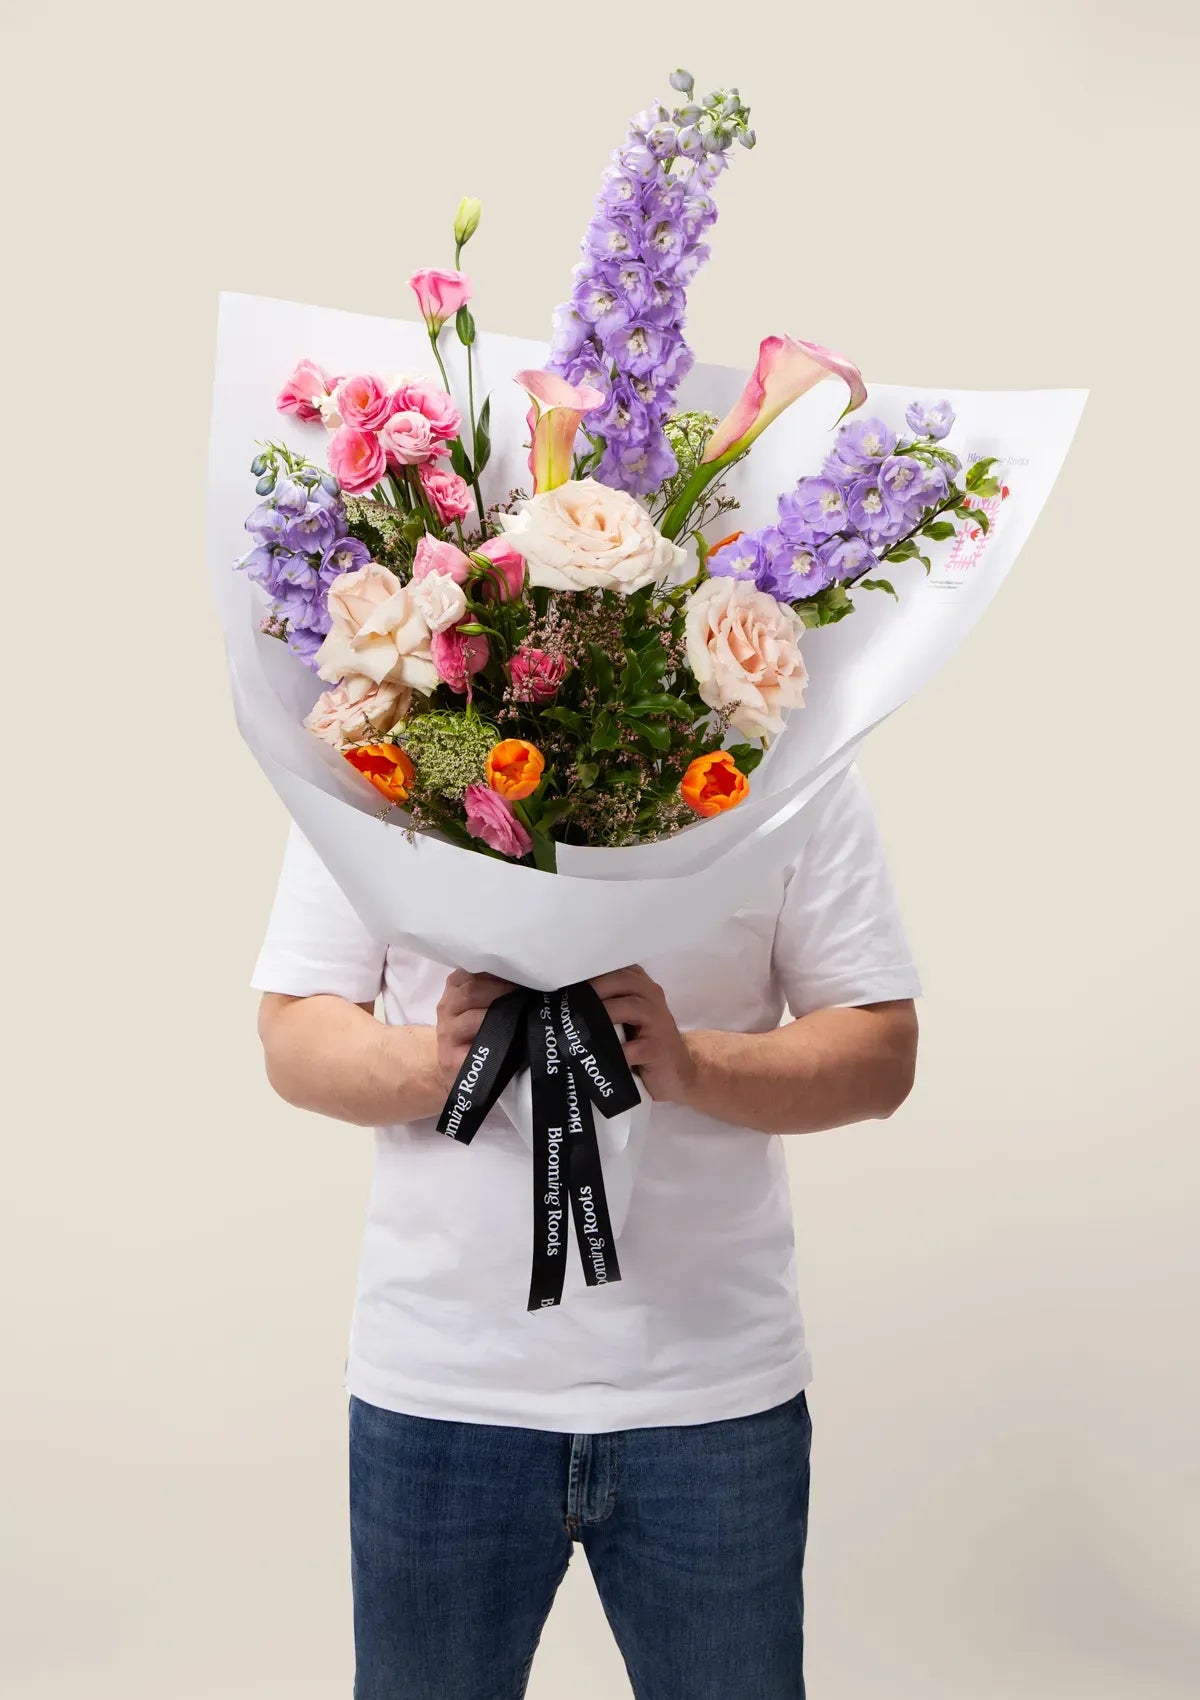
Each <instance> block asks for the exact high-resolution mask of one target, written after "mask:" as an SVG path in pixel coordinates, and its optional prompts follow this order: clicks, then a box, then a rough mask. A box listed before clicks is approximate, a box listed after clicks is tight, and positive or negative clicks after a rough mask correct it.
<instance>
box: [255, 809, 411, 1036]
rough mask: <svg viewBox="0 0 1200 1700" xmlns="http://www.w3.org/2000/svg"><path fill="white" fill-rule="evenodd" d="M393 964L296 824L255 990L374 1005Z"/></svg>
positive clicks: (281, 877) (257, 966) (289, 842)
mask: <svg viewBox="0 0 1200 1700" xmlns="http://www.w3.org/2000/svg"><path fill="white" fill-rule="evenodd" d="M386 959H387V946H386V945H385V944H381V943H380V942H379V940H377V939H374V938H372V937H371V935H370V933H369V932H368V931H367V929H366V928H365V927H364V926H363V924H362V922H361V921H360V920H359V918H358V916H357V914H356V913H355V912H354V910H353V909H352V908H351V906H350V904H349V903H348V901H347V900H346V898H345V897H344V896H343V894H342V890H341V887H340V886H339V885H338V883H337V881H336V880H335V879H334V877H333V875H332V874H331V873H330V872H329V870H328V869H327V868H326V866H325V864H324V862H322V860H321V858H320V857H319V856H318V855H317V853H316V851H315V850H314V849H313V847H312V845H311V844H310V843H309V842H308V840H307V839H306V838H305V837H304V836H303V834H302V833H301V832H300V831H299V829H298V828H297V827H296V826H295V825H294V824H293V826H292V828H291V831H290V833H289V834H288V841H287V849H286V851H285V852H284V857H283V869H282V872H281V873H280V876H279V886H278V889H277V891H276V893H275V902H274V905H273V907H272V909H271V919H270V921H269V922H268V924H267V936H266V938H265V939H264V940H263V946H262V950H261V951H260V952H259V957H258V961H257V963H256V964H255V968H254V974H253V976H252V979H251V982H250V983H251V985H252V986H253V987H254V988H255V990H256V991H260V992H285V993H288V994H290V995H291V996H292V997H299V998H307V997H316V996H317V995H318V994H319V993H327V994H330V995H332V996H334V997H340V998H346V999H347V1000H348V1001H349V1002H350V1003H372V1002H373V1001H374V999H375V998H376V997H378V995H379V992H380V988H381V987H382V985H383V970H384V964H385V962H386Z"/></svg>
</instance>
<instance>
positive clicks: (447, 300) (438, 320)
mask: <svg viewBox="0 0 1200 1700" xmlns="http://www.w3.org/2000/svg"><path fill="white" fill-rule="evenodd" d="M408 285H409V288H410V289H411V290H412V292H413V294H414V295H415V296H416V298H417V306H418V307H419V308H420V309H421V317H422V318H423V319H424V321H425V323H426V324H427V325H428V326H429V328H430V330H431V331H433V332H434V333H435V334H436V332H438V331H440V330H441V328H442V326H443V325H444V324H445V323H446V320H447V319H452V318H453V317H454V315H455V314H456V313H457V312H458V309H459V308H460V307H465V306H466V304H467V302H468V301H469V300H470V299H471V280H470V278H469V277H467V276H465V274H464V273H462V272H441V271H438V270H437V269H436V267H434V268H431V269H429V270H426V271H420V272H414V273H413V274H412V276H411V277H410V278H409V280H408Z"/></svg>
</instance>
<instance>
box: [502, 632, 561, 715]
mask: <svg viewBox="0 0 1200 1700" xmlns="http://www.w3.org/2000/svg"><path fill="white" fill-rule="evenodd" d="M566 675H567V663H566V660H565V659H564V657H563V656H561V655H551V654H549V652H548V651H547V650H544V649H534V648H533V647H532V646H531V645H529V644H522V645H521V647H520V649H516V650H514V651H513V655H512V660H511V661H510V662H509V664H508V676H509V678H510V679H511V680H512V694H513V696H514V697H515V698H516V700H517V701H518V702H551V701H552V700H553V699H554V698H555V697H556V696H557V695H558V687H559V686H560V685H561V684H562V682H563V680H564V679H565V678H566Z"/></svg>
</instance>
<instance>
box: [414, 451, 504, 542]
mask: <svg viewBox="0 0 1200 1700" xmlns="http://www.w3.org/2000/svg"><path fill="white" fill-rule="evenodd" d="M417 476H418V477H419V478H420V480H421V488H422V490H423V491H424V492H425V500H426V501H427V502H428V503H429V505H430V507H431V508H432V509H433V511H434V513H435V514H436V515H437V516H438V518H439V519H440V520H441V522H442V524H443V525H448V524H449V523H450V521H451V520H453V519H462V518H463V516H464V514H466V513H467V512H468V511H469V510H470V506H471V491H470V487H469V486H468V484H467V482H466V480H465V479H463V478H460V477H459V476H458V473H457V472H451V471H450V469H449V468H448V467H445V466H423V467H422V468H421V470H420V472H419V473H418V474H417ZM522 565H524V563H523V562H522Z"/></svg>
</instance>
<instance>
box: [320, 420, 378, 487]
mask: <svg viewBox="0 0 1200 1700" xmlns="http://www.w3.org/2000/svg"><path fill="white" fill-rule="evenodd" d="M329 470H330V472H332V473H333V476H334V477H335V478H336V479H337V481H338V483H339V484H340V485H341V487H342V489H343V490H345V491H346V492H347V494H348V495H351V496H357V495H359V494H360V493H361V492H362V491H363V490H372V489H374V487H375V485H376V484H378V483H379V480H380V479H381V478H382V477H383V475H384V473H385V472H386V471H387V456H386V455H385V454H384V452H383V449H382V448H381V446H380V442H379V438H378V437H377V436H375V435H374V433H373V432H370V431H356V430H354V428H353V426H350V425H339V426H338V428H337V430H336V431H335V432H334V433H333V436H332V437H330V439H329Z"/></svg>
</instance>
